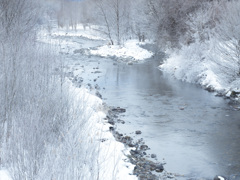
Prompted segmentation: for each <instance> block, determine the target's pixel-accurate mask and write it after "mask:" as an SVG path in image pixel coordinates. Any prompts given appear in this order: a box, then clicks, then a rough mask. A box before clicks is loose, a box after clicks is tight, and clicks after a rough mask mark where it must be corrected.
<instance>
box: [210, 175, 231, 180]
mask: <svg viewBox="0 0 240 180" xmlns="http://www.w3.org/2000/svg"><path fill="white" fill-rule="evenodd" d="M213 180H228V179H227V178H226V177H224V176H215V177H214V179H213Z"/></svg>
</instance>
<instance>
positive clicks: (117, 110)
mask: <svg viewBox="0 0 240 180" xmlns="http://www.w3.org/2000/svg"><path fill="white" fill-rule="evenodd" d="M112 111H114V112H118V113H125V112H126V109H124V108H120V107H117V108H113V109H112Z"/></svg>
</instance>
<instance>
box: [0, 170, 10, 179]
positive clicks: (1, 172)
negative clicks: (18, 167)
mask: <svg viewBox="0 0 240 180" xmlns="http://www.w3.org/2000/svg"><path fill="white" fill-rule="evenodd" d="M0 180H12V178H11V177H10V175H9V173H8V171H7V170H0Z"/></svg>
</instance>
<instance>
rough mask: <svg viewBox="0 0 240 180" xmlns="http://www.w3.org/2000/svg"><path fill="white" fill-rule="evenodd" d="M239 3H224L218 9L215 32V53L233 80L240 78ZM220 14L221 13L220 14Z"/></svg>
mask: <svg viewBox="0 0 240 180" xmlns="http://www.w3.org/2000/svg"><path fill="white" fill-rule="evenodd" d="M239 8H240V2H239V1H225V2H223V3H222V5H221V6H219V7H218V9H217V10H218V11H219V16H220V18H219V23H218V24H217V27H216V31H215V35H216V36H215V39H216V41H217V42H218V44H217V48H216V49H217V52H218V53H219V54H221V56H222V58H223V59H224V61H225V64H221V66H223V67H224V69H225V70H227V71H228V73H230V74H231V76H232V78H233V80H234V79H236V78H239V77H240V31H239V27H240V22H239V19H240V12H239ZM220 12H221V13H220Z"/></svg>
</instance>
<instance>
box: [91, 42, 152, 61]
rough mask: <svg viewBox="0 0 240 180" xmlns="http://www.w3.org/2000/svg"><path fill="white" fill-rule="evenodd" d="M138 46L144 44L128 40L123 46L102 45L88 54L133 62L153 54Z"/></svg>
mask: <svg viewBox="0 0 240 180" xmlns="http://www.w3.org/2000/svg"><path fill="white" fill-rule="evenodd" d="M140 45H144V43H139V42H138V40H128V41H126V42H125V44H124V46H119V45H104V46H101V47H99V48H97V49H96V50H90V54H92V55H100V56H103V57H108V56H115V57H117V58H121V59H130V60H133V61H142V60H145V59H148V58H150V57H152V55H153V53H152V52H149V51H147V50H146V49H143V48H141V47H140Z"/></svg>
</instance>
